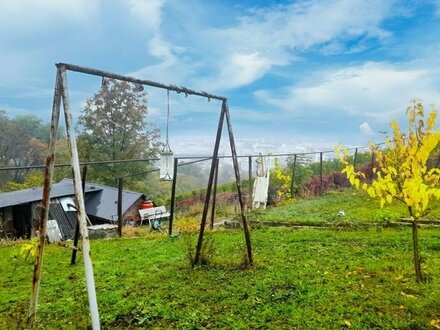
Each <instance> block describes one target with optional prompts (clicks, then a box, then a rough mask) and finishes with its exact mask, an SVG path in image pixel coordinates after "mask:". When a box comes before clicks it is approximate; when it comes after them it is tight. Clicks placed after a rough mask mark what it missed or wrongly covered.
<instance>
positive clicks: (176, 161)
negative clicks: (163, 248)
mask: <svg viewBox="0 0 440 330" xmlns="http://www.w3.org/2000/svg"><path fill="white" fill-rule="evenodd" d="M178 165H179V158H174V168H173V183H172V185H171V201H170V217H169V219H168V235H170V236H171V235H172V234H173V220H174V205H175V203H176V183H177V166H178Z"/></svg>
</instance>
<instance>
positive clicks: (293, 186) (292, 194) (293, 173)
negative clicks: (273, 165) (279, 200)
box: [290, 154, 297, 198]
mask: <svg viewBox="0 0 440 330" xmlns="http://www.w3.org/2000/svg"><path fill="white" fill-rule="evenodd" d="M296 156H297V155H296V154H295V155H293V166H292V180H291V181H290V197H292V198H293V196H294V188H295V168H296Z"/></svg>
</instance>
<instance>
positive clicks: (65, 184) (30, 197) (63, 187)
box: [0, 179, 102, 208]
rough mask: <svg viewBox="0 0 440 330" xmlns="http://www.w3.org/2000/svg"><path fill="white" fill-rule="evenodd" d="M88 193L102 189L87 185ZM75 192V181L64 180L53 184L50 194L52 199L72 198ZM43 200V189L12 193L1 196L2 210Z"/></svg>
mask: <svg viewBox="0 0 440 330" xmlns="http://www.w3.org/2000/svg"><path fill="white" fill-rule="evenodd" d="M85 190H86V191H85V192H86V193H90V192H98V191H100V190H102V188H100V187H97V186H96V185H93V184H86V189H85ZM74 194H75V192H74V190H73V180H71V179H63V180H62V181H60V182H58V183H53V184H52V189H51V192H50V198H57V197H64V196H72V195H74ZM42 199H43V187H38V188H29V189H23V190H17V191H11V192H7V193H3V194H0V208H3V207H8V206H14V205H20V204H26V203H32V202H37V201H41V200H42Z"/></svg>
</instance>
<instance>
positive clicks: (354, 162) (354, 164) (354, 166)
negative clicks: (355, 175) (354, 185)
mask: <svg viewBox="0 0 440 330" xmlns="http://www.w3.org/2000/svg"><path fill="white" fill-rule="evenodd" d="M357 156H358V148H356V149H354V159H353V168H354V169H355V170H356V161H357Z"/></svg>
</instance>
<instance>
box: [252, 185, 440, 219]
mask: <svg viewBox="0 0 440 330" xmlns="http://www.w3.org/2000/svg"><path fill="white" fill-rule="evenodd" d="M339 211H344V212H345V216H339V215H338V212H339ZM400 218H408V211H407V209H406V206H404V205H403V204H402V203H399V202H395V203H393V204H391V205H385V206H384V207H383V208H380V204H379V201H378V200H377V199H373V198H371V197H369V196H368V195H367V194H366V193H365V192H363V191H356V190H352V189H346V190H341V191H329V192H327V193H326V194H325V195H324V196H320V197H316V198H311V199H301V200H299V201H297V202H295V203H293V204H290V205H284V206H281V207H269V208H268V209H267V210H265V211H254V212H252V213H251V214H250V219H251V220H261V221H285V222H295V223H301V224H309V225H322V224H337V223H339V222H348V223H350V224H353V225H356V224H362V223H383V222H388V221H398V220H399V219H400ZM424 218H425V219H440V202H438V201H434V202H432V206H431V208H430V210H429V214H428V215H427V216H426V217H424Z"/></svg>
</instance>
